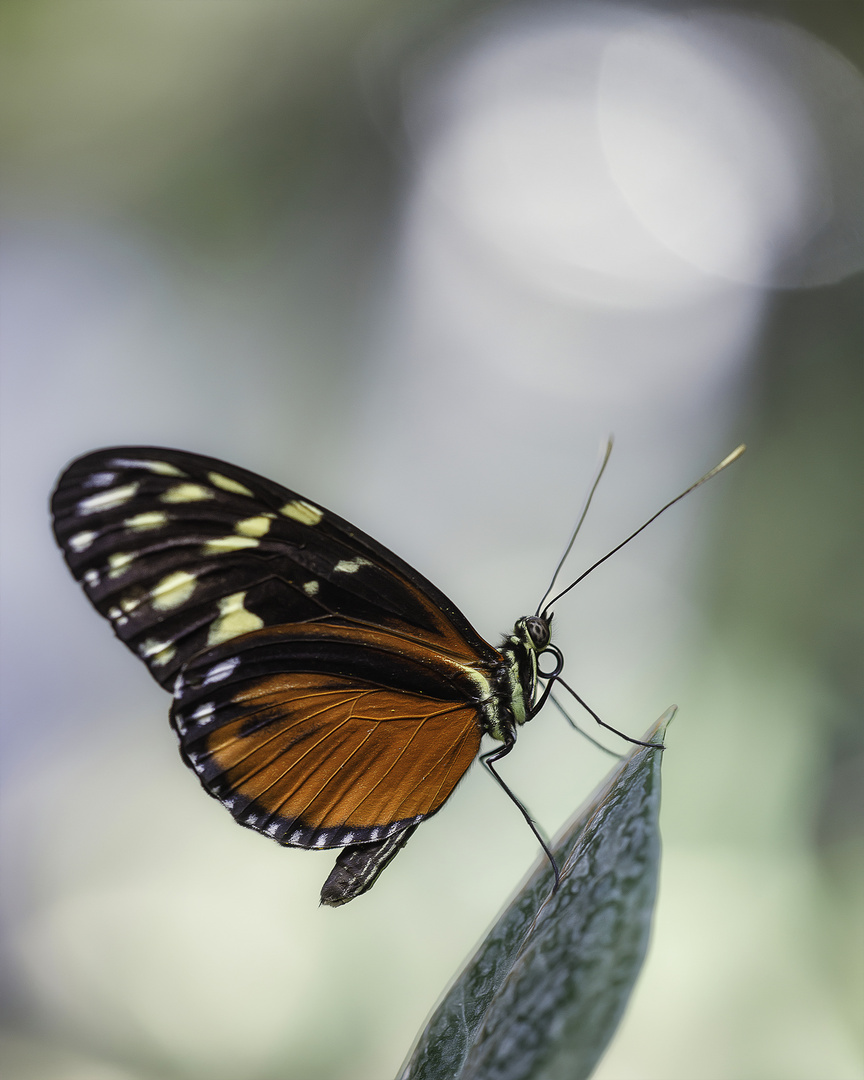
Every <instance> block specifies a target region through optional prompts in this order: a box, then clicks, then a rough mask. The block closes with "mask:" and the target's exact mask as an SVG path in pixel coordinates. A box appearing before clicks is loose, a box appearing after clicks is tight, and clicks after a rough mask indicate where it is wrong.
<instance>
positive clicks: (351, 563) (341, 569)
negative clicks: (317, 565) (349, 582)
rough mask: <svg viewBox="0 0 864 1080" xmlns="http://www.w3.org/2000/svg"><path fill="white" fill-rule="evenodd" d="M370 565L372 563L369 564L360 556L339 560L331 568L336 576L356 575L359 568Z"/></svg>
mask: <svg viewBox="0 0 864 1080" xmlns="http://www.w3.org/2000/svg"><path fill="white" fill-rule="evenodd" d="M371 565H372V563H370V562H369V560H368V559H364V558H363V557H362V556H361V555H357V556H355V558H353V559H340V560H339V562H337V563H336V565H335V566H334V567H333V571H334V573H337V574H356V573H357V571H358V570H359V569H360V567H361V566H371Z"/></svg>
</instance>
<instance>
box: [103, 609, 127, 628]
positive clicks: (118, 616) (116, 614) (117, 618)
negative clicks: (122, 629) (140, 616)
mask: <svg viewBox="0 0 864 1080" xmlns="http://www.w3.org/2000/svg"><path fill="white" fill-rule="evenodd" d="M108 618H109V619H110V620H111V621H112V622H115V623H117V625H118V626H125V625H126V623H128V622H129V620H128V619H127V618H126V616H125V615H124V614H123V612H122V611H121V610H120V608H118V607H111V608H108Z"/></svg>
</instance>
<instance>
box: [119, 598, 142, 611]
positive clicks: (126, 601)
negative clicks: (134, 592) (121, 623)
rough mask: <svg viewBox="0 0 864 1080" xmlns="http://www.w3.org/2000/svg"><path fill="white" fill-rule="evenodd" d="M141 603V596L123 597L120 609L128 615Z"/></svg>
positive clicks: (120, 601)
mask: <svg viewBox="0 0 864 1080" xmlns="http://www.w3.org/2000/svg"><path fill="white" fill-rule="evenodd" d="M140 603H141V597H140V596H121V597H120V600H119V604H120V607H121V608H122V609H123V610H124V611H125V612H126V613H127V614H128V613H129V612H130V611H134V610H135V608H136V607H138V605H139V604H140Z"/></svg>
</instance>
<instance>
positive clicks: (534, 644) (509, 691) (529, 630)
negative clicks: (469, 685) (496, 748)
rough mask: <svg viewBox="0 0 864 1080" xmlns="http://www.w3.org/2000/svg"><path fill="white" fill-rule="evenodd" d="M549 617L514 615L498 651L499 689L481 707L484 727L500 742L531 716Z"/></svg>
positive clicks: (548, 633)
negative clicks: (538, 664) (538, 662)
mask: <svg viewBox="0 0 864 1080" xmlns="http://www.w3.org/2000/svg"><path fill="white" fill-rule="evenodd" d="M549 639H550V630H549V621H548V619H544V618H542V617H541V616H539V615H525V616H523V617H522V618H521V619H517V621H516V624H515V626H514V627H513V632H512V633H511V634H508V635H507V637H505V638H504V641H503V642H502V643H501V645H500V646H499V651H500V652H501V655H502V656H503V658H504V664H503V665H502V666H501V670H500V672H499V685H498V689H499V692H498V694H497V695H496V696H495V698H494V699H493V700H492V701H490V702H489V703H488V707H487V708H486V709H485V710H484V713H485V715H484V720H485V724H484V727H485V729H486V731H487V732H488V734H489V735H491V736H492V737H493V738H494V739H498V740H499V741H501V742H508V741H510V740H512V739H513V738H514V737H515V729H516V727H517V726H521V725H522V724H524V723H526V722H527V721H528V720H530V719H531V705H532V702H533V700H534V692H535V690H536V688H537V674H538V666H537V658H538V656H539V655H540V653H542V652H543V651H544V649H546V647H547V646H548V645H549Z"/></svg>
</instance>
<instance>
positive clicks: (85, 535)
mask: <svg viewBox="0 0 864 1080" xmlns="http://www.w3.org/2000/svg"><path fill="white" fill-rule="evenodd" d="M98 535H99V534H98V533H95V532H80V533H75V535H74V536H70V537H69V547H70V548H72V550H73V551H75V552H81V551H86V550H87V548H89V547H90V545H91V544H92V543H93V541H94V540H95V539H96V537H97V536H98Z"/></svg>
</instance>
